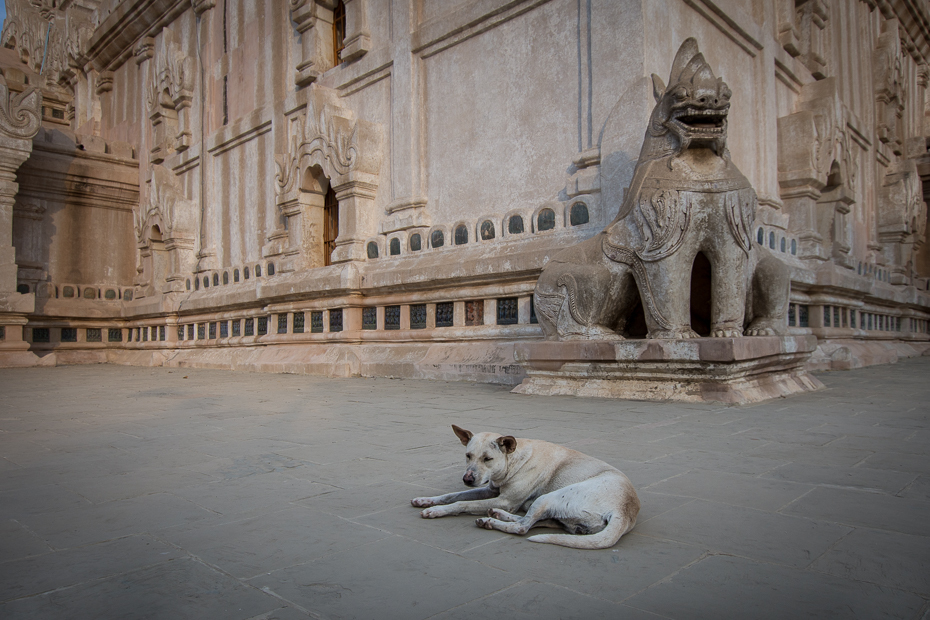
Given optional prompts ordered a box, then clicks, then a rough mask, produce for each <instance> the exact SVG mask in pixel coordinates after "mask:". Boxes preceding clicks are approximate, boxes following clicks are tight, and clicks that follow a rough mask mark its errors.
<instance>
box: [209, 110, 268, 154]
mask: <svg viewBox="0 0 930 620" xmlns="http://www.w3.org/2000/svg"><path fill="white" fill-rule="evenodd" d="M235 128H236V129H240V126H238V125H237V126H236V127H235ZM270 131H271V119H267V120H264V121H262V122H260V123H259V124H258V125H253V126H251V127H249V128H248V129H245V130H244V131H239V132H235V133H234V135H232V136H231V137H228V138H227V137H226V133H224V134H222V136H221V137H220V140H222V141H221V142H220V141H219V140H218V141H217V144H215V145H214V146H212V147H210V148H208V149H207V152H208V153H210V154H211V155H213V156H214V157H216V156H218V155H222V154H223V153H225V152H227V151H230V150H232V149H234V148H236V147H237V146H241V145H243V144H245V143H246V142H249V141H251V140H254V139H255V138H257V137H258V136H263V135H265V134H266V133H268V132H270Z"/></svg>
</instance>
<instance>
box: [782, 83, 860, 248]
mask: <svg viewBox="0 0 930 620" xmlns="http://www.w3.org/2000/svg"><path fill="white" fill-rule="evenodd" d="M798 107H799V108H800V109H799V110H798V111H797V112H795V113H794V114H790V115H788V116H784V117H782V118H780V119H778V183H779V186H780V188H781V199H782V200H783V201H784V208H785V211H786V212H787V213H788V214H789V215H790V218H791V219H790V225H789V230H790V231H791V232H792V233H794V234H795V235H796V236H797V238H798V242H799V243H800V248H799V250H798V256H799V257H800V258H802V259H816V260H822V261H825V260H829V259H831V258H834V259H837V258H838V259H839V261H838V262H839V263H840V264H842V265H844V266H850V265H851V262H850V261H849V259H848V258H847V257H848V254H849V249H850V248H851V247H852V240H851V239H849V232H848V225H847V223H846V219H845V218H846V214H847V213H848V212H849V205H851V204H853V203H855V202H856V194H855V190H854V188H855V187H856V179H857V177H858V174H859V165H858V148H859V147H858V146H857V143H856V142H855V141H854V140H853V139H852V138H851V135H850V133H851V129H850V125H851V124H852V125H855V124H856V122H855V121H854V120H853V116H852V114H851V113H850V112H849V110H848V109H847V108H846V107H845V106H844V105H843V103H842V101H841V100H840V98H839V96H838V93H837V88H836V79H835V78H827V79H824V80H821V81H819V82H813V83H811V84H808V85H807V86H805V87H804V89H803V90H802V91H801V99H800V102H799V104H798Z"/></svg>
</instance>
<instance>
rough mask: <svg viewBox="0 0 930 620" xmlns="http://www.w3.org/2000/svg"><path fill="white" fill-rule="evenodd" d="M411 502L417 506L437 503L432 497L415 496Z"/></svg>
mask: <svg viewBox="0 0 930 620" xmlns="http://www.w3.org/2000/svg"><path fill="white" fill-rule="evenodd" d="M410 503H411V504H412V505H414V506H416V507H417V508H429V507H430V506H435V505H436V502H434V501H433V498H432V497H414V498H413V499H412V500H410Z"/></svg>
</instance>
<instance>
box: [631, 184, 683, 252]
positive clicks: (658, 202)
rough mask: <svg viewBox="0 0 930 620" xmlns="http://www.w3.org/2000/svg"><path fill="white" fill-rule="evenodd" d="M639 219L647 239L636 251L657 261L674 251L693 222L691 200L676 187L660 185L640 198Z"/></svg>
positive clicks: (637, 220) (637, 219)
mask: <svg viewBox="0 0 930 620" xmlns="http://www.w3.org/2000/svg"><path fill="white" fill-rule="evenodd" d="M636 223H637V224H638V225H639V228H640V232H641V233H642V235H643V238H644V239H645V241H644V243H643V246H642V247H641V248H639V249H637V250H636V255H637V256H639V258H641V259H642V260H644V261H647V262H649V261H656V260H660V259H662V258H665V257H666V256H670V255H671V254H674V253H675V252H676V251H677V250H678V248H679V247H681V243H682V241H683V240H684V238H685V234H686V233H687V231H688V226H689V225H690V223H691V200H690V199H689V198H688V197H687V195H686V194H685V195H682V193H681V192H678V191H676V190H673V189H659V190H656V191H655V192H654V193H653V194H652V195H651V196H648V195H644V196H643V197H641V198H640V201H639V209H637V210H636Z"/></svg>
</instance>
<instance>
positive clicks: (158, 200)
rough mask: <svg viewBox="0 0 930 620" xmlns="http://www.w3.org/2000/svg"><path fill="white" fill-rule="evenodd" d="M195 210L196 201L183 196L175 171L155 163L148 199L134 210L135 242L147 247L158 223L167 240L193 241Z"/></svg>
mask: <svg viewBox="0 0 930 620" xmlns="http://www.w3.org/2000/svg"><path fill="white" fill-rule="evenodd" d="M194 211H196V209H195V207H194V203H193V202H192V201H190V200H187V198H186V197H185V196H184V194H183V192H182V191H181V188H180V186H179V184H178V182H177V179H176V177H175V175H174V173H172V172H171V171H170V170H168V169H167V168H165V167H164V166H153V168H152V182H151V185H150V187H149V194H148V199H147V200H146V201H145V202H144V203H142V204H140V205H139V209H138V210H136V211H134V212H133V214H134V218H133V219H134V222H133V223H134V225H135V233H136V241H137V242H138V244H139V246H140V247H144V246H147V245H148V244H149V242H150V239H149V235H150V232H151V230H152V227H153V226H158V228H159V230H160V231H161V233H162V235H163V236H164V238H165V239H166V240H168V239H191V240H192V239H193V238H194V236H195V228H196V225H195V222H194V218H193V215H194Z"/></svg>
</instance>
